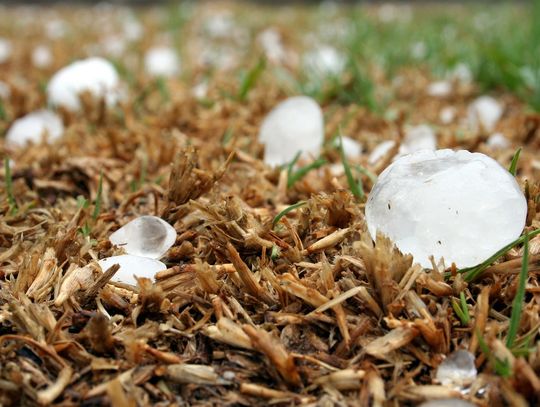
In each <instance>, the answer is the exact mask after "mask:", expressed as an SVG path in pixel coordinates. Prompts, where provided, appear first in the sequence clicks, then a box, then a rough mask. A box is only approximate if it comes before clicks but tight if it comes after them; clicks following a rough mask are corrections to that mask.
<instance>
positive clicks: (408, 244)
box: [366, 150, 527, 268]
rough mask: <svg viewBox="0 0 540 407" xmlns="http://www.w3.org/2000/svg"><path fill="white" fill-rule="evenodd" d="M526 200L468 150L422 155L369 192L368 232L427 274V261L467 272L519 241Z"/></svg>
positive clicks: (405, 160) (402, 161)
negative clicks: (393, 246) (411, 258)
mask: <svg viewBox="0 0 540 407" xmlns="http://www.w3.org/2000/svg"><path fill="white" fill-rule="evenodd" d="M526 215H527V202H526V200H525V197H524V195H523V193H522V192H521V190H520V188H519V185H518V184H517V182H516V180H515V179H514V177H512V175H511V174H510V173H509V172H508V171H507V170H506V169H505V168H503V167H501V166H500V165H499V164H498V163H497V162H496V161H495V160H493V159H492V158H490V157H488V156H486V155H484V154H481V153H471V152H469V151H465V150H461V151H452V150H437V151H426V150H422V151H419V152H416V153H413V154H411V155H407V156H404V157H401V158H399V159H398V160H396V161H395V162H394V163H392V164H391V165H390V166H388V167H387V168H386V169H385V170H384V171H383V172H382V173H381V175H380V176H379V178H378V181H377V183H376V184H375V186H374V187H373V189H372V191H371V193H370V194H369V199H368V202H367V205H366V220H367V224H368V229H369V233H370V235H371V237H372V238H375V236H376V234H377V232H381V233H382V234H384V235H386V236H388V237H389V238H390V239H392V240H393V241H394V243H395V244H396V245H397V247H398V248H399V249H400V250H401V251H402V252H403V253H411V254H412V255H413V256H414V260H415V261H416V262H418V263H420V264H421V265H422V266H424V267H426V268H429V267H431V262H430V261H429V257H430V256H431V255H433V256H434V258H435V260H436V261H438V260H439V259H440V258H441V257H443V258H444V260H445V262H446V265H450V264H451V263H452V262H454V263H455V264H456V266H457V267H460V268H461V267H469V266H474V265H477V264H478V263H481V262H482V261H484V260H486V259H487V258H488V257H489V256H491V255H492V254H493V253H495V252H496V251H497V250H499V249H500V248H502V247H503V246H505V245H507V244H508V243H510V242H512V241H513V240H515V239H516V238H518V237H519V235H520V234H521V231H522V230H523V227H524V226H525V218H526Z"/></svg>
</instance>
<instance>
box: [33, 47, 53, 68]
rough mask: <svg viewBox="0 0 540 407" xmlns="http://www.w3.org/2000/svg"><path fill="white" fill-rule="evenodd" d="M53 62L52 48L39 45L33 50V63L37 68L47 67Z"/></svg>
mask: <svg viewBox="0 0 540 407" xmlns="http://www.w3.org/2000/svg"><path fill="white" fill-rule="evenodd" d="M52 62H53V55H52V52H51V49H50V48H49V47H47V46H45V45H38V46H37V47H35V48H34V49H33V50H32V64H33V65H34V66H35V67H36V68H47V67H49V66H50V65H51V64H52Z"/></svg>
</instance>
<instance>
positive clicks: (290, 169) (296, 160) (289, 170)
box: [287, 151, 302, 178]
mask: <svg viewBox="0 0 540 407" xmlns="http://www.w3.org/2000/svg"><path fill="white" fill-rule="evenodd" d="M301 155H302V152H301V151H299V152H297V153H296V155H295V156H294V158H293V159H292V160H291V162H290V163H289V164H287V176H288V177H289V178H290V177H291V174H292V173H293V170H294V166H295V165H296V163H297V162H298V160H299V159H300V156H301Z"/></svg>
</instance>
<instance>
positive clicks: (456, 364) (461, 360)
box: [435, 349, 477, 387]
mask: <svg viewBox="0 0 540 407" xmlns="http://www.w3.org/2000/svg"><path fill="white" fill-rule="evenodd" d="M476 374H477V372H476V366H475V365H474V355H473V354H472V353H471V352H468V351H466V350H463V349H459V350H457V351H455V352H454V353H452V354H450V355H448V357H447V358H446V359H445V360H444V361H443V362H442V363H441V364H440V365H439V367H438V368H437V373H436V374H435V379H436V380H437V381H438V382H439V383H441V384H442V385H443V386H452V387H463V386H467V385H469V384H471V383H472V382H473V381H474V379H476Z"/></svg>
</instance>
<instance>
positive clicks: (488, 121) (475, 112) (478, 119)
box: [467, 96, 503, 131]
mask: <svg viewBox="0 0 540 407" xmlns="http://www.w3.org/2000/svg"><path fill="white" fill-rule="evenodd" d="M502 114H503V107H502V106H501V104H500V103H499V102H497V100H495V99H494V98H492V97H491V96H480V97H479V98H478V99H476V100H475V101H474V102H472V103H471V104H470V106H469V108H468V110H467V119H468V121H469V124H470V125H471V127H472V128H474V129H478V128H479V127H482V128H483V129H484V130H485V131H492V130H493V129H494V128H495V126H496V125H497V122H498V121H499V119H500V118H501V116H502Z"/></svg>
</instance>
